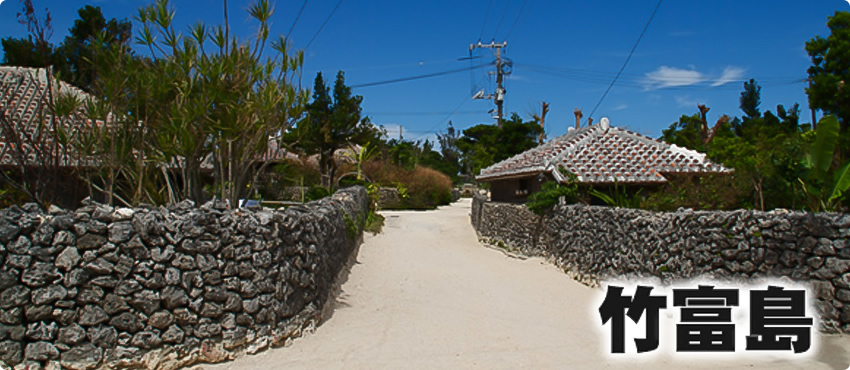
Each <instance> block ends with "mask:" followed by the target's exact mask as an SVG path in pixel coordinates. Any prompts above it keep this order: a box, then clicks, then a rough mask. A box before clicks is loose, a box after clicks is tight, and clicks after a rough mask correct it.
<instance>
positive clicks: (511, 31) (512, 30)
mask: <svg viewBox="0 0 850 370" xmlns="http://www.w3.org/2000/svg"><path fill="white" fill-rule="evenodd" d="M526 3H528V0H523V2H522V7H520V8H519V14H517V16H516V19H515V20H514V24H513V25H511V29H510V30H508V35H507V36H505V40H507V39H509V38H510V37H511V34H512V33H513V32H514V27H516V24H517V22H519V18H520V17H521V16H522V11H523V10H525V4H526Z"/></svg>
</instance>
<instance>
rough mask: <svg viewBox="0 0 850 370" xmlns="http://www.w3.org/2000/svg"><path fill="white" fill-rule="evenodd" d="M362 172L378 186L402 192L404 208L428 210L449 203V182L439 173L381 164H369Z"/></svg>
mask: <svg viewBox="0 0 850 370" xmlns="http://www.w3.org/2000/svg"><path fill="white" fill-rule="evenodd" d="M363 170H364V172H365V173H366V174H367V176H368V177H369V178H370V179H371V180H372V181H374V182H376V183H379V184H380V185H381V186H388V187H396V188H399V189H406V191H405V192H406V193H407V194H408V196H407V197H403V199H402V204H403V206H404V208H411V209H432V208H434V207H436V206H438V205H445V204H449V203H451V201H452V180H451V179H450V178H449V177H448V176H447V175H445V174H443V173H442V172H440V171H437V170H434V169H431V168H428V167H422V166H416V167H414V168H413V169H405V168H403V167H400V166H396V165H394V164H391V163H389V162H384V161H371V162H369V163H367V164H366V165H365V166H364V169H363Z"/></svg>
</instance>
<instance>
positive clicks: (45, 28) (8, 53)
mask: <svg viewBox="0 0 850 370" xmlns="http://www.w3.org/2000/svg"><path fill="white" fill-rule="evenodd" d="M21 6H22V9H21V11H20V12H19V13H18V14H17V18H18V23H20V24H22V25H24V26H26V27H27V37H26V38H13V37H6V38H4V39H2V40H0V46H2V47H3V65H7V66H19V67H37V68H41V67H47V66H51V65H54V66H61V65H62V64H63V59H62V57H61V55H59V54H57V53H56V50H55V47H54V46H53V44H51V43H50V42H49V41H48V40H49V39H50V37H51V36H52V35H53V25H52V22H53V18H52V17H51V16H50V11H49V10H48V9H46V8H45V9H44V12H45V14H44V17H43V18H40V17H39V15H38V14H37V12H36V10H35V6H33V3H32V0H24V1H22V2H21Z"/></svg>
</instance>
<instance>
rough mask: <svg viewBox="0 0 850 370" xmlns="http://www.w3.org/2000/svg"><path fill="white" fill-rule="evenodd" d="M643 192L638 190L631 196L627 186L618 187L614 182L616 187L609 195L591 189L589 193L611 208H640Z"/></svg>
mask: <svg viewBox="0 0 850 370" xmlns="http://www.w3.org/2000/svg"><path fill="white" fill-rule="evenodd" d="M641 192H643V189H638V190H637V191H636V192H634V193H632V194H629V192H628V190H627V188H626V187H625V186H618V184H617V182H614V187H613V188H612V189H610V190H609V192H607V193H606V192H602V191H599V190H598V189H590V191H589V192H588V193H589V194H590V195H591V196H594V197H596V198H599V199H600V200H602V201H603V202H605V204H607V205H608V206H609V207H622V208H639V207H640V205H641V200H642V197H641V195H640V193H641Z"/></svg>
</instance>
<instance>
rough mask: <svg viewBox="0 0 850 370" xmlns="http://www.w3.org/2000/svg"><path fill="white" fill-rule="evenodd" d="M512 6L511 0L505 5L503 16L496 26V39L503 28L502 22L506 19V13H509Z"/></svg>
mask: <svg viewBox="0 0 850 370" xmlns="http://www.w3.org/2000/svg"><path fill="white" fill-rule="evenodd" d="M510 6H511V0H508V4H507V5H505V11H503V12H502V18H501V19H499V25H498V26H496V32H493V39H494V40H495V39H496V36H498V35H499V30H500V29H501V28H502V22H504V20H505V15H507V14H508V8H510Z"/></svg>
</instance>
